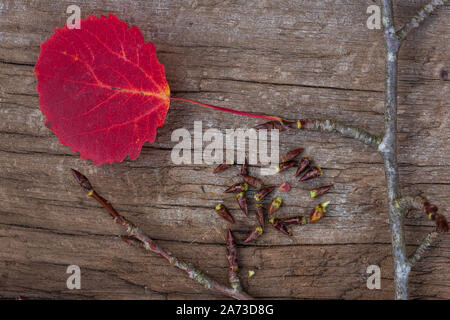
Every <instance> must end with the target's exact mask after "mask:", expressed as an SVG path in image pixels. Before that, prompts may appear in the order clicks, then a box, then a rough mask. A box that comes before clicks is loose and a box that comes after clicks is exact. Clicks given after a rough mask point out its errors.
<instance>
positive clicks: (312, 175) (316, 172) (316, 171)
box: [298, 167, 322, 181]
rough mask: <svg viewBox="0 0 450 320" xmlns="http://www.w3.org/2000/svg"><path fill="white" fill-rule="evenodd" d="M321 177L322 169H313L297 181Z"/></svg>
mask: <svg viewBox="0 0 450 320" xmlns="http://www.w3.org/2000/svg"><path fill="white" fill-rule="evenodd" d="M321 175H322V169H320V167H313V168H311V169H310V170H309V171H307V172H306V173H305V174H304V175H303V176H302V177H301V178H300V179H299V180H298V181H306V180H311V179H314V178H318V177H320V176H321Z"/></svg>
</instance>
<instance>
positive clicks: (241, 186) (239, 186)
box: [224, 182, 248, 193]
mask: <svg viewBox="0 0 450 320" xmlns="http://www.w3.org/2000/svg"><path fill="white" fill-rule="evenodd" d="M247 190H248V184H247V183H245V182H241V183H236V184H233V185H232V186H231V187H228V188H227V189H226V190H225V191H224V192H225V193H235V192H243V191H247Z"/></svg>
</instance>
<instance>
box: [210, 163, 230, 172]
mask: <svg viewBox="0 0 450 320" xmlns="http://www.w3.org/2000/svg"><path fill="white" fill-rule="evenodd" d="M232 166H233V164H232V163H222V164H219V165H218V166H217V167H216V168H215V169H214V171H213V173H214V174H216V173H220V172H222V171H225V170H227V169H228V168H230V167H232Z"/></svg>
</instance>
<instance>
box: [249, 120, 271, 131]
mask: <svg viewBox="0 0 450 320" xmlns="http://www.w3.org/2000/svg"><path fill="white" fill-rule="evenodd" d="M253 129H256V130H261V129H266V130H269V131H270V130H273V129H275V121H269V122H264V123H261V124H258V125H256V126H254V127H253Z"/></svg>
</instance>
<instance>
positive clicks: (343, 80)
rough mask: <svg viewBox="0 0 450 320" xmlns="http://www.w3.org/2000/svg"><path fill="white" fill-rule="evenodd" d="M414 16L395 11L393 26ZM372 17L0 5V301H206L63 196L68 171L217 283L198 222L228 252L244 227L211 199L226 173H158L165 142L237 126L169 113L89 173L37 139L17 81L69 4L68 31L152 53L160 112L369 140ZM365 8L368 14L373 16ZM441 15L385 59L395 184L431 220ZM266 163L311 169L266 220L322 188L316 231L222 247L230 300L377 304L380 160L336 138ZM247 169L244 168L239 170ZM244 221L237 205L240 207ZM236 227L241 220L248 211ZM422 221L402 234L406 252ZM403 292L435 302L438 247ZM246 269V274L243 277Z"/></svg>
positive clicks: (443, 274) (219, 258) (46, 135)
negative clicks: (237, 281)
mask: <svg viewBox="0 0 450 320" xmlns="http://www.w3.org/2000/svg"><path fill="white" fill-rule="evenodd" d="M425 2H426V1H397V2H396V3H397V6H396V8H395V12H396V14H397V17H398V19H397V25H400V23H402V22H405V21H406V20H407V19H408V18H410V17H411V16H412V15H413V14H414V13H415V11H416V10H417V9H419V8H420V7H421V6H422V5H423V4H424V3H425ZM373 3H374V2H373V1H368V0H367V1H353V3H350V2H349V1H332V2H331V1H306V0H305V1H298V0H296V1H293V0H292V1H288V0H280V1H238V0H221V1H211V0H209V1H206V0H204V1H202V0H188V1H186V0H183V1H181V0H180V1H169V0H160V1H143V0H142V1H128V0H127V1H113V0H105V1H75V2H74V1H50V0H41V1H25V0H23V1H13V0H2V1H0V164H1V165H0V181H1V183H0V203H1V206H0V217H1V218H0V298H7V299H9V298H15V297H16V296H24V297H29V298H50V299H72V298H74V299H89V298H95V299H111V298H115V299H216V298H222V297H221V296H220V295H217V294H214V293H211V292H209V291H207V290H206V289H204V288H202V287H201V286H198V285H196V284H194V283H193V282H191V280H189V279H187V278H186V277H185V275H184V274H182V273H181V272H179V271H178V270H175V269H172V268H167V267H166V262H165V261H163V260H162V259H161V258H159V257H157V256H154V255H151V254H148V253H146V252H142V251H140V250H138V249H137V248H132V247H129V246H128V245H126V244H125V243H122V242H121V241H120V240H119V238H118V237H117V235H118V234H120V233H121V230H120V228H119V227H118V226H116V225H114V224H113V223H112V222H111V220H110V218H109V217H108V216H107V214H106V213H105V211H104V210H103V209H102V208H100V207H99V206H98V205H97V204H96V203H95V202H94V201H93V200H92V199H89V198H86V196H85V195H84V194H83V193H82V192H81V191H80V189H79V186H77V185H76V183H75V182H74V181H73V179H72V177H71V175H70V172H69V168H76V169H78V170H80V171H81V172H83V173H84V174H86V175H87V176H88V177H89V178H90V179H91V182H92V183H93V184H94V185H95V186H96V188H98V191H99V192H100V193H101V194H102V195H103V196H104V197H106V198H107V199H109V200H111V201H112V202H113V203H114V205H115V206H116V207H117V209H118V210H119V211H120V212H121V213H122V214H123V215H125V216H127V217H129V218H130V219H131V220H132V221H134V222H135V223H137V224H139V225H140V226H141V228H142V229H143V230H145V231H146V232H147V233H148V234H149V235H151V236H152V237H153V238H154V239H155V240H158V241H159V242H160V244H161V246H163V247H164V248H167V249H168V250H169V251H171V252H172V253H174V254H175V255H177V256H179V257H180V258H183V259H185V260H187V261H189V262H192V263H194V264H196V265H198V266H201V268H202V269H203V270H204V271H206V272H207V273H208V274H209V275H211V276H213V277H214V278H215V279H217V280H220V281H223V282H225V281H226V270H227V266H226V259H225V245H224V243H225V230H226V228H227V227H228V225H227V223H226V222H225V221H223V220H221V219H220V218H218V217H217V216H216V215H215V213H214V210H212V208H213V207H214V206H215V205H216V204H217V203H218V202H219V201H224V203H225V204H226V205H227V206H228V207H230V209H231V212H232V214H233V215H234V216H235V218H236V220H237V222H236V225H235V226H233V230H234V231H235V234H236V236H237V238H238V241H241V240H243V239H244V237H245V236H246V234H247V233H248V232H249V230H250V229H251V228H252V226H254V225H256V223H257V222H256V219H247V218H245V217H243V215H242V214H240V213H239V209H238V206H237V203H236V202H235V201H234V199H233V196H232V195H224V194H223V193H222V191H223V189H224V187H225V186H228V185H231V184H232V183H234V182H237V181H238V178H237V177H236V175H237V172H238V171H237V169H235V170H229V171H227V172H224V173H223V174H220V175H216V176H215V175H213V174H212V167H211V166H207V165H183V166H179V165H174V164H173V163H172V162H171V160H170V153H171V148H172V147H173V146H174V142H171V140H170V136H171V133H172V131H173V130H175V129H177V128H182V127H185V128H187V129H189V130H192V128H193V123H194V121H196V120H201V121H203V127H204V128H208V127H214V128H221V129H223V130H224V129H227V128H239V127H243V128H245V127H251V126H253V125H255V124H256V123H257V121H256V120H255V119H242V118H240V117H238V116H234V115H229V114H223V113H220V112H216V111H209V110H204V109H199V108H198V107H195V106H190V105H187V104H184V103H179V102H176V103H172V105H171V109H170V111H169V114H168V117H167V120H166V124H165V126H164V127H163V128H161V129H160V130H159V131H158V138H157V141H156V142H155V143H154V144H152V145H146V146H144V149H143V151H142V154H141V156H140V157H139V158H138V159H137V160H136V161H128V160H126V161H124V162H123V163H121V164H117V163H116V164H113V165H104V166H100V167H96V166H94V165H93V164H92V162H90V161H86V160H82V159H80V158H79V157H78V155H77V154H73V153H71V151H70V150H69V148H67V147H64V146H61V145H59V144H58V139H57V137H56V136H55V135H54V134H53V133H52V132H50V131H49V130H48V129H47V128H45V126H44V117H43V115H42V114H41V112H40V110H39V107H38V95H37V93H36V90H35V88H36V80H35V76H34V73H33V67H34V64H35V62H36V60H37V57H38V54H39V45H40V43H41V42H43V41H45V40H46V39H48V38H49V37H50V36H51V34H52V32H53V29H54V28H55V27H61V26H63V25H64V23H65V21H66V19H67V16H68V15H67V14H66V13H65V12H66V8H67V6H68V5H70V4H77V5H79V6H80V7H81V12H82V17H83V18H86V17H87V16H88V15H89V14H95V15H100V14H107V13H114V14H116V15H117V16H118V17H119V18H121V19H123V20H125V21H127V22H128V23H130V24H134V25H137V26H138V27H139V28H141V30H142V32H143V34H144V37H145V39H146V40H147V41H153V42H154V43H155V45H156V48H157V51H158V56H159V60H160V61H161V62H162V63H163V64H164V65H165V66H166V72H167V78H168V81H169V84H170V85H171V90H172V93H173V95H174V96H179V97H185V98H190V99H195V100H200V101H202V102H206V103H213V104H217V105H221V106H225V107H233V108H236V109H239V110H243V111H254V112H255V111H256V112H261V113H266V114H274V115H279V116H282V117H287V118H299V117H326V118H335V119H337V120H341V121H343V122H345V123H348V124H354V125H355V124H356V125H359V126H361V127H363V128H365V129H366V130H368V131H370V132H372V133H375V134H380V133H381V132H382V130H383V127H382V126H383V114H382V112H383V100H384V93H383V90H384V87H383V86H384V85H383V78H384V61H383V52H384V51H383V50H384V47H383V41H382V32H381V30H369V29H367V27H366V19H367V17H368V15H367V14H366V9H367V7H368V6H369V5H371V4H373ZM375 3H376V2H375ZM449 31H450V6H449V5H446V6H444V7H443V8H442V9H440V10H439V11H438V12H437V14H436V15H433V17H432V18H431V19H429V20H428V21H427V22H426V23H425V24H424V26H423V27H422V28H421V29H420V30H419V31H417V32H414V33H413V34H412V35H411V37H410V38H409V39H408V41H407V42H406V43H405V45H404V47H403V48H402V50H401V55H400V60H399V65H400V83H399V103H400V112H399V117H400V120H399V130H400V132H399V134H400V141H399V144H400V150H399V152H400V154H399V161H400V164H401V183H402V187H403V190H404V191H405V192H419V191H420V192H423V193H424V194H425V195H426V196H427V197H428V198H429V199H430V200H431V201H432V202H433V203H436V205H438V206H439V207H440V208H443V212H444V213H446V214H447V216H448V211H447V212H445V211H446V210H445V208H446V204H447V203H449V202H450V180H449V178H448V177H449V174H450V167H449V160H450V154H449V151H450V147H449V136H450V129H449V102H448V101H449V99H448V98H449V94H450V86H449V82H448V81H442V80H440V78H439V74H440V72H441V70H448V69H450V41H448V40H449ZM280 140H281V143H282V147H281V151H280V152H284V151H287V150H289V149H293V148H295V147H299V146H301V147H305V148H306V153H307V154H309V155H311V156H312V157H313V158H314V160H315V161H316V162H317V163H318V164H320V165H321V166H322V167H323V168H324V171H325V174H324V176H323V177H322V178H321V179H320V181H312V182H307V183H303V184H300V183H297V182H296V180H295V179H294V177H293V174H292V172H291V171H288V172H286V173H284V174H283V175H279V176H275V177H273V178H270V179H269V178H264V180H265V181H266V182H269V180H270V182H271V183H274V184H279V183H281V182H283V181H289V182H290V183H291V186H292V187H293V188H292V190H291V191H290V192H289V193H288V194H286V195H284V194H283V198H284V203H285V205H284V206H283V208H282V210H280V216H286V217H287V216H289V215H298V214H305V213H308V212H309V210H310V209H311V208H312V207H313V206H314V205H315V204H316V202H317V201H315V200H314V201H313V200H311V199H309V198H308V192H307V191H308V190H309V189H311V188H312V187H315V186H317V185H319V184H328V183H334V184H335V188H334V190H333V191H332V192H331V193H329V194H328V195H326V196H324V197H323V199H324V200H325V199H326V200H331V204H330V206H329V212H328V214H327V217H326V218H325V219H323V220H322V221H321V222H320V223H318V224H316V225H311V226H307V227H295V228H294V236H293V237H292V238H290V239H289V238H286V237H283V236H281V235H280V234H279V233H277V232H276V231H274V230H271V229H270V228H268V229H267V232H266V233H265V234H264V236H263V237H261V238H260V240H259V241H258V242H256V243H255V244H252V245H246V246H239V255H240V257H239V262H240V265H241V267H242V268H241V269H242V271H241V273H242V276H243V284H244V287H245V288H247V289H248V292H249V293H250V294H251V295H254V296H255V297H258V298H276V299H278V298H287V299H311V298H345V299H356V298H357V299H390V298H392V297H393V288H392V286H393V285H392V278H393V273H392V259H391V247H390V234H389V227H388V217H387V212H386V203H385V187H384V173H383V165H382V160H381V157H380V156H379V155H378V154H376V153H375V152H374V151H373V150H371V149H370V148H369V147H367V146H364V145H362V144H360V143H356V142H354V141H352V140H349V139H343V138H340V137H336V136H333V135H321V134H317V133H305V134H299V133H291V132H289V133H283V134H282V135H281V139H280ZM255 170H256V168H251V171H252V172H256V171H255ZM250 207H251V208H253V202H251V203H250ZM250 216H251V217H254V211H253V210H250ZM431 230H432V223H430V222H428V221H426V219H425V218H424V216H423V215H422V214H420V213H416V214H412V215H411V216H410V217H409V218H408V219H407V228H406V231H407V245H408V250H411V251H413V250H414V248H415V247H416V246H417V245H418V243H419V242H420V240H421V239H422V238H423V237H424V236H425V234H426V233H427V232H429V231H431ZM440 239H441V240H440V241H438V242H437V243H436V244H434V245H433V247H432V248H431V249H430V250H429V251H428V252H427V254H426V256H425V257H424V259H423V260H422V261H420V262H419V263H418V265H417V266H416V268H415V270H414V272H413V274H412V276H411V284H410V286H411V297H412V298H433V299H449V298H450V278H449V277H448V276H447V274H448V270H449V263H450V238H449V237H448V236H442V237H441V238H440ZM70 264H76V265H79V266H80V268H81V272H82V289H81V290H69V289H67V288H66V279H67V277H68V275H67V274H66V268H67V266H68V265H70ZM371 264H376V265H379V266H380V267H381V271H382V284H381V285H382V287H381V290H368V289H367V287H366V279H367V276H368V275H367V274H366V268H367V266H368V265H371ZM248 269H255V270H256V275H255V276H254V277H252V278H251V279H248V278H247V276H246V274H247V271H248Z"/></svg>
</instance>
